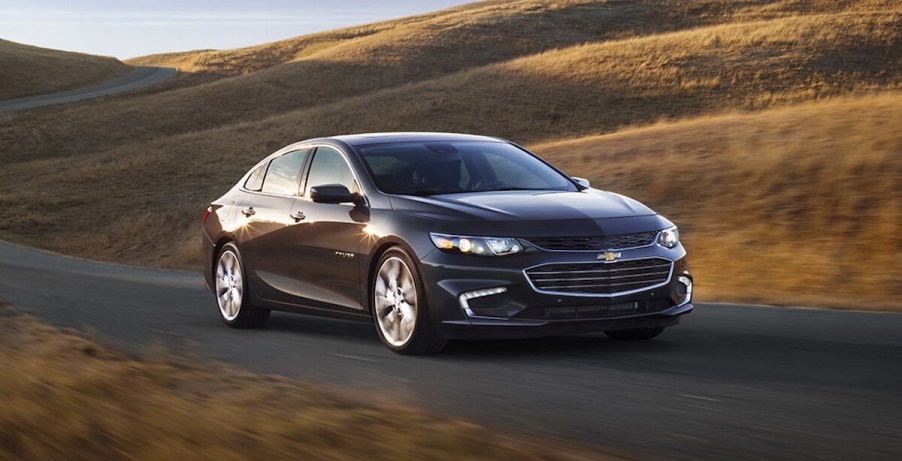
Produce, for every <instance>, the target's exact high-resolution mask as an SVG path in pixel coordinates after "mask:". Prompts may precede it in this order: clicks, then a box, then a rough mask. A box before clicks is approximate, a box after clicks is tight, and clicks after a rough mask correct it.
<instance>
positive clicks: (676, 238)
mask: <svg viewBox="0 0 902 461" xmlns="http://www.w3.org/2000/svg"><path fill="white" fill-rule="evenodd" d="M679 243H680V231H678V230H677V228H676V226H674V227H671V228H670V229H664V230H662V231H661V232H659V233H658V245H661V246H662V247H664V248H673V247H675V246H677V245H678V244H679Z"/></svg>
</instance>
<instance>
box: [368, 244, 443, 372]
mask: <svg viewBox="0 0 902 461" xmlns="http://www.w3.org/2000/svg"><path fill="white" fill-rule="evenodd" d="M370 287H371V288H372V290H371V293H372V300H373V304H372V309H373V319H374V321H375V323H376V331H377V332H379V338H380V339H381V340H382V342H383V343H384V344H385V345H386V346H388V348H389V349H391V350H393V351H395V352H397V353H399V354H409V355H420V354H432V353H435V352H438V351H440V350H442V348H444V347H445V344H446V341H445V340H444V339H442V338H441V336H439V334H438V331H436V329H435V327H434V326H433V325H432V320H431V318H430V317H429V308H428V305H427V302H426V296H425V290H424V289H423V284H422V281H421V280H420V278H419V275H418V273H417V268H416V265H415V264H414V262H413V259H412V258H411V257H410V256H409V255H408V254H407V252H405V251H404V250H403V249H401V248H400V247H393V248H390V249H389V250H388V251H386V252H385V253H384V254H383V255H382V257H381V258H379V263H378V264H377V265H376V271H375V272H374V274H373V279H372V281H371V285H370Z"/></svg>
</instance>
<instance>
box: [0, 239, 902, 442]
mask: <svg viewBox="0 0 902 461" xmlns="http://www.w3.org/2000/svg"><path fill="white" fill-rule="evenodd" d="M0 299H4V300H6V301H7V302H9V303H11V304H13V305H15V306H17V307H18V308H19V309H21V310H24V311H26V312H30V313H33V314H36V315H38V316H40V317H43V318H45V319H47V320H49V321H50V322H51V323H53V324H57V325H62V326H72V327H77V328H81V329H86V330H89V331H91V332H92V334H96V335H98V336H99V337H101V338H104V339H105V340H107V341H110V342H111V343H113V345H114V346H116V347H119V348H122V349H124V350H126V351H129V352H131V353H136V354H141V353H142V352H147V351H149V350H155V349H158V348H159V347H160V346H161V345H164V346H165V347H167V348H168V349H169V350H170V351H171V352H172V353H173V354H177V355H179V356H188V357H194V358H198V359H200V360H208V359H216V360H220V361H224V362H228V363H232V364H235V365H238V366H241V367H245V368H248V369H251V370H256V371H260V372H266V373H277V374H282V375H287V376H291V377H296V378H300V379H302V380H306V381H311V382H314V383H319V384H323V385H328V386H334V387H338V388H340V389H345V390H349V392H351V393H357V394H359V395H360V396H361V397H362V398H364V399H368V400H369V399H372V400H378V401H380V402H383V403H384V402H390V403H397V402H400V403H403V404H406V405H410V406H418V407H421V408H425V409H426V410H427V411H432V412H435V413H439V414H445V415H451V416H455V417H461V418H465V419H469V420H473V421H476V422H480V423H483V424H487V425H490V426H492V427H504V428H510V429H513V430H517V431H524V432H526V433H533V432H534V433H541V434H544V435H546V436H552V437H555V438H561V439H565V440H566V439H572V440H576V441H586V442H591V443H594V444H600V445H602V446H609V447H613V448H615V449H617V450H627V452H630V453H635V454H637V456H639V457H651V458H660V459H712V460H714V459H749V460H752V459H756V460H757V459H842V460H863V459H867V460H878V459H886V460H890V459H902V315H899V314H886V313H866V312H843V311H828V310H807V309H783V308H768V307H751V306H729V305H714V304H700V305H698V306H697V309H696V312H694V313H693V314H691V315H689V316H687V317H684V318H683V324H681V325H679V326H677V327H675V328H672V329H670V330H668V331H666V332H665V333H664V334H663V335H662V336H660V337H659V338H658V339H656V340H653V341H649V342H633V343H624V342H615V341H611V340H608V339H606V338H605V337H604V336H603V335H587V336H578V337H566V338H550V339H545V340H529V341H505V342H470V343H452V344H451V345H449V348H448V349H447V350H446V352H445V353H443V354H441V355H437V356H431V357H403V356H398V355H395V354H393V353H391V352H389V351H388V350H387V349H386V348H385V347H383V346H382V344H381V343H379V340H378V338H377V336H376V333H375V330H374V327H373V326H372V325H370V324H364V323H353V322H344V321H338V320H329V319H321V318H316V317H308V316H300V315H290V314H278V313H275V314H274V315H273V317H272V318H271V320H270V323H269V326H268V328H266V329H263V330H254V331H238V330H232V329H229V328H227V327H225V326H224V325H223V324H222V323H221V321H220V320H219V318H218V313H217V311H216V307H215V305H214V304H213V299H212V296H211V295H209V294H208V293H207V292H206V291H205V290H204V288H203V286H202V282H201V277H200V275H198V274H195V273H190V272H175V271H158V270H151V269H139V268H128V267H118V266H110V265H104V264H99V263H93V262H87V261H81V260H75V259H69V258H65V257H60V256H56V255H51V254H47V253H41V252H36V251H33V250H29V249H25V248H21V247H17V246H13V245H9V244H0Z"/></svg>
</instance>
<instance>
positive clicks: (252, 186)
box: [244, 162, 269, 192]
mask: <svg viewBox="0 0 902 461" xmlns="http://www.w3.org/2000/svg"><path fill="white" fill-rule="evenodd" d="M267 165H269V162H267V163H264V164H263V165H260V166H258V167H257V169H256V170H254V171H253V172H252V173H251V175H250V176H248V177H247V181H245V182H244V188H245V189H247V190H252V191H255V192H259V191H260V188H261V187H263V175H264V174H266V166H267Z"/></svg>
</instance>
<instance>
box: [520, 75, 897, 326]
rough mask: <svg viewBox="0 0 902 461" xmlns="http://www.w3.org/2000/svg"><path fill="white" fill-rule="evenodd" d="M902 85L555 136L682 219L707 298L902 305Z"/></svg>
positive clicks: (598, 177) (575, 167)
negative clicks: (897, 89)
mask: <svg viewBox="0 0 902 461" xmlns="http://www.w3.org/2000/svg"><path fill="white" fill-rule="evenodd" d="M900 126H902V92H897V93H893V94H886V95H880V96H869V97H863V98H842V99H836V100H830V101H823V102H816V103H807V104H803V105H799V106H796V107H792V108H787V109H776V110H769V111H765V112H761V113H755V114H746V113H743V114H729V115H722V116H715V117H705V118H701V119H697V120H690V121H684V122H676V123H661V124H657V125H653V126H650V127H644V128H637V129H630V130H624V131H621V132H617V133H614V134H609V135H601V136H592V137H585V138H580V139H571V140H563V141H559V142H549V143H543V144H540V145H536V146H532V147H533V148H534V150H535V151H536V152H538V153H539V154H540V155H542V156H544V157H545V158H547V159H549V160H551V161H552V162H554V163H556V164H557V165H559V166H561V167H562V168H563V169H564V170H565V171H569V172H570V173H572V174H578V175H585V176H588V177H589V178H590V179H591V180H592V182H593V185H594V186H596V187H600V188H605V189H610V190H614V191H617V192H620V193H624V194H626V195H630V196H632V197H634V198H637V199H639V200H643V201H645V202H646V203H649V204H653V206H654V207H655V208H656V209H657V210H658V211H659V212H661V213H663V214H665V215H667V216H668V217H670V218H671V219H672V220H673V221H675V222H677V223H678V224H679V225H680V227H681V230H682V237H683V239H684V243H685V244H686V246H687V247H688V251H689V252H690V256H691V259H690V263H691V267H692V270H693V272H694V274H695V276H696V279H697V280H698V288H699V289H698V296H699V297H700V299H704V300H723V301H737V302H761V303H771V302H777V301H778V302H779V303H781V304H796V305H821V306H832V307H840V308H854V309H890V310H900V309H902V264H899V260H898V258H899V252H898V251H897V250H896V249H897V248H899V247H900V246H902V234H900V233H899V229H900V228H902V131H900V130H899V127H900Z"/></svg>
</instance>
